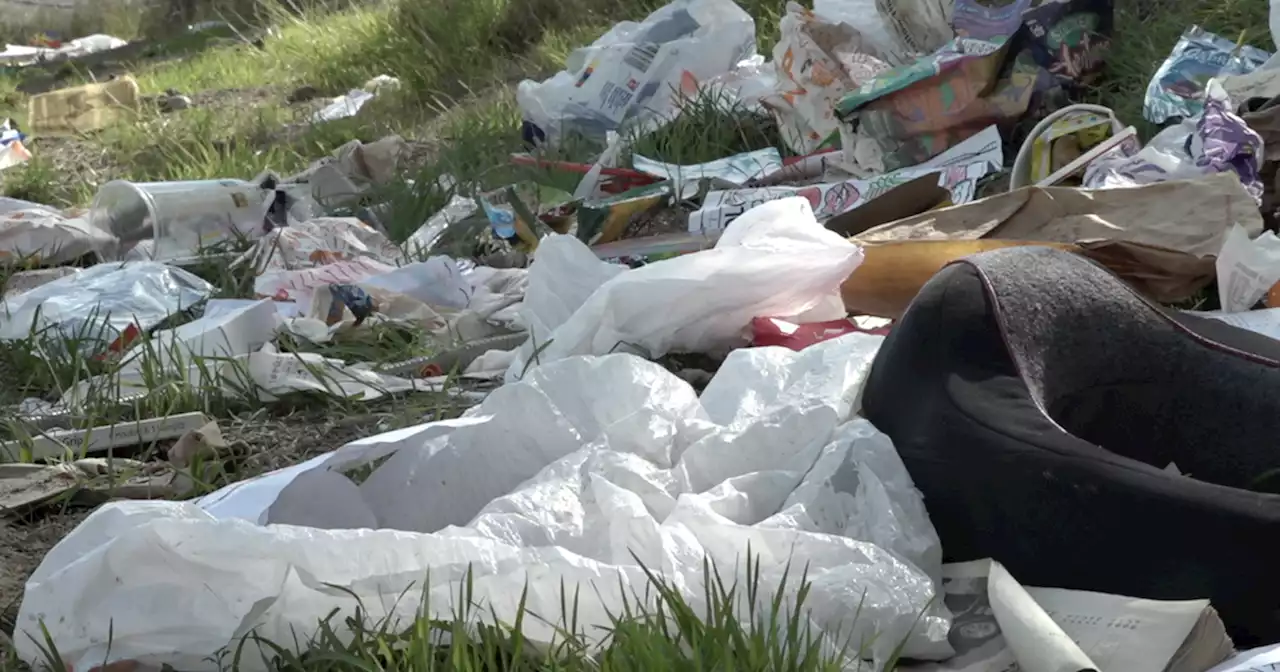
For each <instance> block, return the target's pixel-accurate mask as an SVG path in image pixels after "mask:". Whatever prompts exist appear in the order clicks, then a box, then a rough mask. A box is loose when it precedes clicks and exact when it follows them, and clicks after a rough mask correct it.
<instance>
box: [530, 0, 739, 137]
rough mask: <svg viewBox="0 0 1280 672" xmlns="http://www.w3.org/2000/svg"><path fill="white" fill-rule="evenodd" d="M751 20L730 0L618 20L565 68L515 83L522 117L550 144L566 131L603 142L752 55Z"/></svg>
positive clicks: (671, 108)
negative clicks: (609, 134) (542, 77)
mask: <svg viewBox="0 0 1280 672" xmlns="http://www.w3.org/2000/svg"><path fill="white" fill-rule="evenodd" d="M755 44H756V33H755V22H754V21H753V20H752V19H751V15H749V14H747V13H746V12H745V11H743V9H742V8H741V7H739V6H737V5H736V4H734V3H733V0H675V2H672V3H671V4H669V5H667V6H665V7H662V8H661V9H659V10H658V11H656V12H654V13H652V14H650V15H649V16H648V17H646V18H645V20H644V21H642V22H640V23H636V22H634V21H623V22H621V23H619V24H617V25H615V26H614V27H613V28H611V29H610V30H609V32H607V33H605V34H604V35H602V36H600V38H599V39H598V40H596V41H595V42H594V43H592V44H591V46H589V47H584V48H581V49H578V50H576V51H574V52H573V53H572V54H570V55H569V58H568V59H567V61H566V63H565V69H564V70H561V71H560V72H558V73H556V75H555V76H554V77H552V78H551V79H548V80H545V81H543V82H535V81H533V80H525V81H523V82H520V86H519V87H518V88H517V89H516V102H517V103H518V104H519V105H520V111H521V112H522V113H523V115H524V120H525V121H526V122H528V123H530V124H532V125H533V126H534V127H536V128H537V129H538V130H539V131H540V132H541V134H542V136H544V139H545V140H546V141H547V142H548V143H551V144H554V143H556V142H557V141H558V139H559V136H560V135H561V134H562V133H564V132H578V133H582V134H583V135H585V136H587V137H593V138H597V139H600V140H604V139H605V136H606V133H607V132H608V131H616V130H620V129H622V128H623V126H624V124H628V125H629V124H632V123H638V122H643V121H645V120H650V119H659V118H666V117H669V116H670V115H671V114H672V113H673V112H675V110H676V103H677V102H678V100H677V99H676V98H675V96H676V95H684V96H694V95H696V94H697V93H698V90H699V87H700V86H701V84H702V83H703V82H706V81H709V80H710V79H712V78H714V77H716V76H718V75H721V74H724V73H726V72H729V71H730V70H732V69H733V67H734V66H735V65H736V64H737V63H738V62H739V61H742V60H743V59H746V58H750V57H751V56H753V55H755Z"/></svg>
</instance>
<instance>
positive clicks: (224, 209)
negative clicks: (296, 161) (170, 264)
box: [89, 179, 271, 259]
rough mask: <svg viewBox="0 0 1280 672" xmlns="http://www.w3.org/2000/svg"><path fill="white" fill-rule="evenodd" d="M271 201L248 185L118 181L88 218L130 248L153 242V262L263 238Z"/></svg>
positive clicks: (97, 201)
mask: <svg viewBox="0 0 1280 672" xmlns="http://www.w3.org/2000/svg"><path fill="white" fill-rule="evenodd" d="M270 196H271V193H270V192H269V191H266V190H264V189H262V188H260V187H258V186H257V185H255V184H253V183H250V182H246V181H244V180H234V179H228V180H192V181H186V182H143V183H135V182H129V181H127V180H115V181H112V182H108V183H106V184H104V185H102V187H100V188H99V189H98V193H97V195H96V196H94V198H93V205H92V206H91V207H90V210H89V219H90V222H91V223H92V224H93V225H94V226H95V227H98V228H100V229H102V230H104V231H110V232H111V233H113V234H115V235H116V236H117V237H118V238H119V239H120V240H121V242H122V243H124V244H125V247H128V246H129V244H131V243H137V242H139V241H142V240H147V239H154V240H155V246H154V252H153V254H154V257H153V258H154V259H173V258H177V257H186V256H190V255H193V254H198V253H199V252H200V251H201V250H206V249H208V248H210V247H212V246H214V245H217V244H218V243H221V242H223V241H227V240H233V239H235V238H236V237H237V236H245V237H249V238H257V237H259V236H261V235H262V234H263V233H264V231H263V224H262V218H263V216H264V215H265V214H266V209H267V206H268V205H269V200H268V199H269V198H270Z"/></svg>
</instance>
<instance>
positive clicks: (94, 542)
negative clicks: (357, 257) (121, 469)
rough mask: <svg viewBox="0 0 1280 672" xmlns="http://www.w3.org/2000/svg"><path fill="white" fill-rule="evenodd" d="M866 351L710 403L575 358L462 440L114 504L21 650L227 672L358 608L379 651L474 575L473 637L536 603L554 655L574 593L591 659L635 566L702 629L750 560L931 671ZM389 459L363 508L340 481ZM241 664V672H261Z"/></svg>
mask: <svg viewBox="0 0 1280 672" xmlns="http://www.w3.org/2000/svg"><path fill="white" fill-rule="evenodd" d="M881 340H882V339H881V338H880V337H876V336H868V335H865V334H851V335H848V336H844V337H842V338H839V339H835V340H832V341H827V342H824V343H819V344H817V345H814V346H812V347H810V348H807V349H806V350H804V351H803V352H799V353H796V352H792V351H789V350H785V349H782V348H757V349H750V350H738V351H735V352H733V353H732V354H730V355H729V357H728V359H727V360H726V361H725V362H724V364H723V366H722V367H721V369H720V370H719V372H718V373H717V374H716V376H715V378H714V379H713V380H712V381H711V382H710V384H709V385H708V386H707V388H706V390H705V392H704V393H703V394H702V396H701V398H699V397H698V396H697V395H696V393H695V392H694V391H693V389H692V388H691V387H690V386H689V385H688V384H687V383H685V382H684V381H682V380H680V379H679V378H678V377H677V376H675V375H674V374H672V373H670V372H668V371H667V370H665V369H664V368H662V367H661V366H659V365H657V364H653V363H650V362H646V361H644V360H641V359H639V358H636V357H632V356H629V355H610V356H606V357H598V358H597V357H573V358H569V359H565V360H562V361H559V362H556V363H554V364H548V365H546V366H542V367H539V368H538V369H537V370H535V371H533V372H531V373H530V375H529V376H528V377H527V378H525V379H524V380H523V381H521V382H519V383H516V384H512V385H507V386H504V387H501V388H499V389H498V390H496V391H495V392H493V394H492V395H490V396H489V398H488V399H487V400H486V401H485V402H484V403H482V404H481V405H480V406H479V407H477V408H475V409H472V411H470V412H468V413H467V414H466V415H465V416H464V417H462V418H458V419H455V420H447V421H442V422H436V423H431V424H426V425H419V426H416V427H410V428H407V429H403V430H398V431H395V432H390V433H388V434H383V435H379V436H375V437H371V438H368V439H362V440H359V441H356V442H353V443H351V444H348V445H347V446H344V447H343V448H341V449H339V450H337V451H335V452H332V453H329V454H326V455H322V456H320V457H317V458H315V459H313V460H311V461H309V462H307V463H304V464H301V465H297V466H294V467H289V468H287V469H283V470H280V471H277V472H273V473H271V474H267V475H265V476H263V477H260V478H257V479H253V480H249V481H244V482H241V483H237V484H234V485H231V486H228V487H226V488H223V489H222V490H220V491H218V492H215V493H213V494H210V495H208V496H206V497H203V498H201V499H199V500H197V501H196V502H114V503H110V504H107V505H105V506H103V507H102V508H100V509H99V510H98V511H96V512H94V513H93V514H92V515H91V516H90V517H89V518H88V519H86V520H85V521H84V522H83V523H82V524H81V525H80V526H79V527H78V528H77V529H76V530H74V531H73V532H72V533H71V534H69V535H68V536H67V537H66V538H64V539H63V540H62V541H61V542H60V543H59V544H58V545H57V546H56V547H55V548H54V549H53V550H51V551H50V552H49V554H48V555H47V556H46V557H45V559H44V561H43V562H42V563H41V565H40V567H39V568H37V569H36V571H35V573H34V574H33V575H32V576H31V578H30V579H29V581H28V582H27V586H26V592H25V595H24V598H23V601H22V607H21V611H20V613H19V615H18V618H17V623H16V632H15V636H14V638H13V639H14V641H15V642H16V643H17V646H18V651H19V654H20V655H21V656H22V657H23V658H25V659H27V660H30V661H33V662H34V661H36V660H40V652H39V649H38V646H37V643H39V642H43V641H44V637H43V635H42V634H41V631H40V621H41V620H43V622H44V624H45V627H47V628H48V629H49V636H50V637H51V638H52V641H53V642H55V643H56V645H57V646H58V650H59V652H60V654H61V657H62V659H63V660H64V661H66V662H67V663H68V664H69V665H71V666H74V668H75V669H78V670H79V669H88V668H89V667H91V666H93V665H101V664H103V662H104V661H107V662H110V661H116V660H129V659H132V660H136V661H137V662H139V663H141V664H143V665H151V666H155V667H159V665H160V664H161V663H166V664H169V665H171V666H173V667H174V668H176V669H181V670H189V671H190V672H199V671H202V670H216V669H218V667H217V662H216V661H214V660H213V659H212V658H210V656H211V655H212V654H214V653H215V652H216V651H218V650H219V649H220V648H222V647H224V646H227V645H228V644H233V645H234V644H236V643H238V641H237V640H238V638H239V637H240V636H242V635H244V634H247V633H249V632H254V633H256V634H257V635H259V636H261V637H263V638H265V639H267V640H270V641H273V642H276V643H278V644H280V645H282V646H285V647H290V648H292V647H294V646H305V642H307V641H308V638H309V636H310V635H311V634H312V633H314V632H315V631H316V628H317V624H318V622H319V621H320V620H321V619H325V618H326V617H328V616H329V615H330V612H331V611H332V610H335V609H336V610H338V614H337V616H336V617H335V618H332V619H329V621H328V622H329V623H330V625H331V627H334V628H336V629H337V630H338V632H339V633H340V634H342V633H343V632H344V628H345V627H346V626H345V625H344V623H345V622H346V621H345V619H346V618H348V617H351V616H352V615H353V614H354V612H355V610H356V608H357V607H359V608H360V609H361V611H362V613H363V616H365V617H366V618H368V619H369V621H370V622H375V623H383V622H384V621H383V619H384V618H387V619H388V621H386V627H388V629H391V630H395V629H396V628H397V627H404V626H407V625H408V620H407V619H413V618H414V617H415V616H416V615H417V612H418V609H420V608H421V609H423V610H425V611H427V612H428V613H429V614H430V616H432V617H434V618H445V619H449V618H451V616H452V613H453V611H452V609H453V607H454V600H455V599H456V598H457V595H458V586H459V583H460V582H461V581H462V580H464V579H467V578H468V576H469V583H468V585H469V587H470V589H471V593H472V598H473V599H474V600H476V601H477V602H478V603H479V605H480V606H479V608H478V609H477V610H476V611H475V612H473V613H477V614H482V616H480V618H484V619H486V620H488V619H489V614H490V611H489V609H490V608H492V609H493V613H494V615H495V616H496V617H497V618H498V619H501V620H503V621H505V622H506V623H513V622H514V620H515V614H516V610H517V607H518V606H519V605H520V603H521V601H522V599H524V598H523V593H524V591H525V590H526V589H527V591H528V592H527V601H526V602H525V606H526V608H527V611H528V613H530V614H538V615H539V616H540V618H533V617H530V618H525V619H524V634H525V636H526V637H528V638H529V639H530V641H531V643H532V644H533V645H534V646H535V647H536V646H545V645H546V644H547V643H548V642H549V641H551V640H553V639H554V640H556V641H563V637H561V636H559V635H558V633H557V631H556V630H555V628H556V626H557V625H558V623H560V622H561V619H562V618H563V617H564V616H565V614H564V613H563V610H562V606H561V605H562V602H561V599H562V596H563V595H566V594H567V595H568V596H569V597H568V600H569V601H570V602H577V612H576V617H577V618H576V619H575V620H576V622H577V623H578V624H579V626H580V628H581V631H582V632H583V633H584V634H585V635H586V636H587V637H589V638H591V639H592V640H594V641H599V640H600V639H602V638H603V637H605V636H606V635H605V628H604V627H603V626H607V625H608V624H609V622H610V621H609V617H608V614H609V613H615V614H616V613H621V609H622V604H621V600H620V599H619V597H620V595H619V592H620V591H625V594H627V595H628V596H631V595H641V596H643V595H645V594H646V591H645V585H646V578H645V575H644V573H643V571H642V569H641V566H640V564H638V563H637V559H638V560H639V561H640V563H643V564H644V565H645V566H646V567H648V568H649V569H651V570H652V571H653V572H655V573H657V574H659V575H661V576H662V577H664V578H665V579H666V580H667V581H668V582H669V585H671V586H673V587H674V588H675V589H676V590H678V591H679V592H680V594H681V595H682V596H683V597H684V598H685V599H686V600H688V602H689V604H690V606H691V608H692V609H693V610H694V611H695V612H696V613H704V611H705V609H706V606H707V605H706V604H705V601H704V599H703V562H704V560H705V561H711V562H714V563H715V564H716V566H717V568H718V569H719V570H720V571H721V572H722V573H724V575H725V581H726V582H731V581H733V580H734V579H735V578H738V579H746V578H747V577H744V576H742V575H743V573H744V571H745V567H744V565H745V562H744V561H745V557H746V553H747V552H748V545H750V550H751V552H752V553H753V554H754V555H755V556H756V559H757V560H758V561H760V563H761V564H760V577H759V580H760V586H761V587H762V593H763V594H764V595H768V596H769V597H772V591H773V590H775V589H776V588H777V586H778V585H779V583H780V581H781V578H782V576H783V573H784V572H786V571H788V569H787V568H788V563H789V564H790V570H789V571H790V572H791V579H790V581H789V582H788V584H787V585H788V593H789V595H788V597H789V598H794V595H795V593H794V590H795V589H796V587H797V585H798V584H799V581H797V580H796V579H797V578H798V573H799V572H800V571H801V570H802V568H804V569H805V570H807V572H806V575H807V578H808V580H809V582H810V584H811V585H810V592H809V594H808V597H807V599H806V603H805V604H806V606H807V607H808V608H809V610H810V612H809V618H810V623H808V624H806V625H811V626H812V627H813V632H814V634H815V635H822V634H829V635H832V636H833V637H832V639H833V640H835V637H834V636H835V635H837V633H838V635H839V637H840V639H839V640H836V641H835V643H836V646H837V647H838V646H839V645H840V644H842V643H843V642H844V641H845V638H847V641H850V642H857V643H859V644H861V643H864V642H869V643H871V647H872V651H873V653H874V654H875V656H876V657H877V658H878V659H879V660H880V661H881V662H882V663H883V662H884V660H885V658H887V656H888V654H889V653H890V652H891V651H892V650H893V649H894V647H896V646H897V645H898V644H899V642H903V641H904V640H906V644H907V645H906V650H905V651H904V653H905V655H908V656H912V657H920V658H931V659H938V658H945V657H947V656H949V655H951V653H952V651H951V648H950V646H949V645H948V644H947V633H948V626H949V618H948V614H947V612H946V610H945V607H944V606H943V605H942V601H941V600H937V599H935V597H937V595H938V593H937V585H938V581H939V580H940V574H941V560H942V553H941V546H940V543H939V540H938V537H937V534H936V532H935V531H934V529H933V526H932V524H931V523H930V521H929V518H928V515H927V514H926V512H925V508H924V502H923V501H922V500H921V498H920V495H919V493H918V492H917V491H916V490H915V489H914V487H913V486H912V483H911V479H910V476H909V475H908V473H907V471H906V469H905V467H904V466H903V464H902V461H901V459H900V458H899V457H898V455H897V452H896V451H895V450H894V447H893V444H892V442H891V441H890V440H889V438H888V437H886V436H885V435H884V434H882V433H880V432H878V431H877V430H876V429H875V428H874V427H872V426H871V424H870V423H869V422H867V421H866V420H863V419H861V418H857V417H856V416H854V415H853V411H854V400H855V399H856V398H857V395H858V391H859V389H860V387H861V385H862V382H863V380H864V379H865V376H866V373H867V371H868V370H869V367H870V364H871V360H872V358H873V357H874V354H875V351H876V349H877V348H878V347H879V344H880V342H881ZM384 458H385V460H384ZM378 460H384V461H383V462H382V464H380V465H379V466H377V467H376V468H374V469H373V470H372V473H370V474H369V475H368V476H367V478H364V479H363V482H362V483H360V484H359V485H357V484H356V482H355V481H353V480H351V479H349V478H348V477H347V476H346V475H345V472H348V471H351V470H354V469H357V468H360V467H362V466H364V465H368V464H373V463H376V461H378ZM633 554H634V555H633ZM371 559H376V560H372V561H371ZM468 573H469V574H468ZM424 582H425V585H424ZM562 590H566V591H567V593H562ZM575 594H577V595H578V596H579V598H580V601H578V600H575V599H574V597H573V596H574V595H575ZM648 594H649V595H650V597H649V598H647V599H652V594H653V591H648ZM635 599H636V598H634V597H633V598H632V600H633V601H632V604H633V605H634V604H635V602H634V600H635ZM641 599H645V598H641ZM768 599H769V598H768V597H766V598H765V602H766V604H767V603H768ZM740 616H741V617H749V616H751V615H750V614H747V613H745V609H744V613H741V614H740ZM543 619H545V620H543ZM917 619H918V620H917ZM177 624H181V625H177ZM913 626H914V629H913ZM108 629H110V631H111V632H112V634H113V637H112V638H110V639H108V637H107V636H106V635H107V632H108ZM909 632H910V633H911V634H910V635H908V633H909ZM28 634H33V635H35V638H34V639H33V638H30V637H28V636H27V635H28ZM255 646H256V644H255V643H254V642H253V641H247V642H246V648H247V650H246V651H245V652H244V655H243V656H242V657H241V658H240V660H241V667H240V669H241V670H242V672H250V671H251V670H257V669H262V667H263V666H264V660H267V659H269V658H270V656H265V657H264V656H260V655H259V652H258V651H255V650H254V647H255ZM856 646H857V645H855V647H856Z"/></svg>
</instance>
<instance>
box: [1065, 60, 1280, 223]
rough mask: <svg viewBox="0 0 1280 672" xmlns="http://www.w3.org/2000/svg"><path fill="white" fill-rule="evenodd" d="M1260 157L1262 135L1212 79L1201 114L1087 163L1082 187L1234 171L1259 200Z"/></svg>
mask: <svg viewBox="0 0 1280 672" xmlns="http://www.w3.org/2000/svg"><path fill="white" fill-rule="evenodd" d="M1262 161H1263V142H1262V136H1260V135H1258V134H1257V132H1255V131H1254V130H1253V129H1252V128H1249V124H1248V123H1246V122H1245V120H1244V119H1241V118H1240V116H1239V115H1237V114H1236V113H1235V112H1234V111H1232V105H1231V100H1230V98H1229V97H1228V96H1227V94H1226V91H1224V90H1223V88H1222V86H1221V84H1220V83H1219V82H1218V80H1216V79H1214V80H1210V82H1209V85H1208V87H1207V88H1206V93H1205V99H1204V109H1203V111H1202V112H1201V113H1200V114H1199V115H1197V116H1196V117H1194V118H1192V119H1186V120H1184V121H1183V122H1182V123H1180V124H1178V125H1176V126H1170V127H1168V128H1166V129H1164V130H1162V131H1160V132H1159V133H1157V134H1156V136H1155V137H1154V138H1152V139H1151V141H1150V142H1148V143H1147V145H1146V147H1143V148H1142V150H1140V151H1139V152H1138V153H1137V154H1134V155H1132V156H1126V155H1125V153H1124V151H1123V150H1121V149H1120V148H1117V149H1116V150H1112V151H1111V152H1108V153H1106V154H1103V155H1102V156H1099V157H1098V158H1097V159H1094V160H1093V161H1092V162H1091V163H1090V164H1089V165H1088V167H1086V168H1085V173H1084V186H1085V187H1086V188H1089V189H1114V188H1117V187H1132V186H1137V185H1141V184H1151V183H1154V182H1165V181H1168V180H1194V179H1197V178H1200V177H1203V176H1204V175H1207V174H1211V173H1225V172H1234V173H1235V174H1236V175H1237V176H1238V177H1239V178H1240V183H1241V184H1242V185H1244V188H1245V190H1246V191H1248V192H1249V194H1250V195H1251V196H1253V198H1254V200H1256V201H1258V202H1259V203H1261V202H1262V192H1263V185H1262V179H1261V177H1260V171H1261V169H1262Z"/></svg>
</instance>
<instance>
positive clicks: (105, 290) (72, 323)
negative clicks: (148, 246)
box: [0, 261, 213, 348]
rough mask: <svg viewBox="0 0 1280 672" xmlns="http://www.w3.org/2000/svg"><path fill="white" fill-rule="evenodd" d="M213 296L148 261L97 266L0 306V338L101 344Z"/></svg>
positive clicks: (189, 277)
mask: <svg viewBox="0 0 1280 672" xmlns="http://www.w3.org/2000/svg"><path fill="white" fill-rule="evenodd" d="M211 294H213V285H210V284H209V283H207V282H205V281H204V280H202V279H200V278H199V277H197V276H195V275H193V274H191V273H189V272H187V271H184V270H182V269H181V268H175V267H173V266H166V265H164V264H161V263H158V262H154V261H143V262H129V263H123V264H98V265H96V266H93V267H91V268H86V269H85V270H83V271H81V272H80V273H76V274H75V275H68V276H66V277H64V278H59V279H57V280H54V281H53V282H50V283H47V284H44V285H41V286H39V287H37V288H35V289H33V290H31V291H29V292H25V293H23V294H19V295H17V296H14V297H11V298H9V299H6V300H5V301H4V302H3V304H2V305H0V340H5V341H13V340H21V339H24V338H27V337H28V336H29V335H31V334H32V333H33V332H40V333H46V330H51V331H50V332H48V333H47V335H48V336H49V338H51V339H52V340H53V342H57V341H58V340H59V339H63V338H65V339H76V340H80V341H82V342H87V343H94V342H96V343H97V344H98V346H99V347H101V348H105V347H106V346H107V345H108V344H110V343H111V342H113V341H115V340H116V339H118V338H120V337H121V335H123V334H124V333H125V331H126V329H128V328H129V326H130V325H136V327H137V328H138V329H139V330H140V331H143V332H145V331H149V330H150V329H151V328H153V327H155V326H156V325H158V324H160V322H161V321H163V320H164V319H165V318H167V317H169V316H170V315H173V314H174V313H177V312H179V311H182V310H186V309H188V308H191V307H192V306H194V305H195V304H196V303H198V302H200V301H203V300H204V299H206V298H208V297H209V296H210V295H211Z"/></svg>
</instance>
